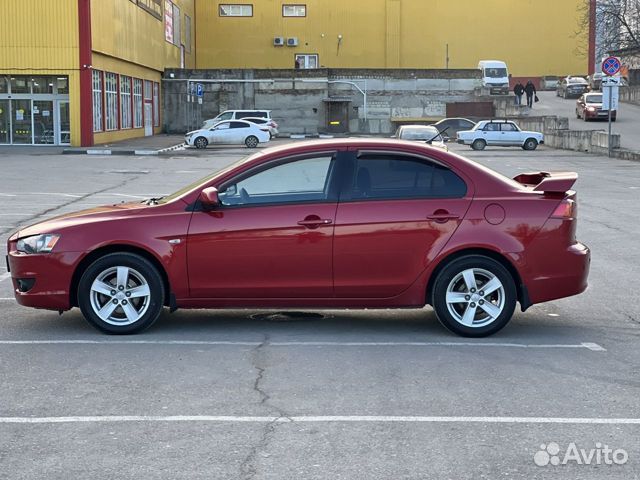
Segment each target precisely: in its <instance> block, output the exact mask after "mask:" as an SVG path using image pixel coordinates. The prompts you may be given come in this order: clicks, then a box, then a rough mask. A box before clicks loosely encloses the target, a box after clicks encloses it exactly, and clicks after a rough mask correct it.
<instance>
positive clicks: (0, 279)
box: [0, 272, 11, 282]
mask: <svg viewBox="0 0 640 480" xmlns="http://www.w3.org/2000/svg"><path fill="white" fill-rule="evenodd" d="M9 278H11V274H10V273H9V272H7V273H3V274H2V275H0V282H2V281H4V280H7V279H9Z"/></svg>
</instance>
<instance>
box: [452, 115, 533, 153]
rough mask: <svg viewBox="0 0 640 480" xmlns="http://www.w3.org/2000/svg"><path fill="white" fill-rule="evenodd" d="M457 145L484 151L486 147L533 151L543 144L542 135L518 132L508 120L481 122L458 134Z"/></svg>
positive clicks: (515, 126)
mask: <svg viewBox="0 0 640 480" xmlns="http://www.w3.org/2000/svg"><path fill="white" fill-rule="evenodd" d="M458 143H461V144H463V145H469V146H471V148H473V149H474V150H484V147H486V146H487V145H489V146H494V145H495V146H498V147H522V148H523V149H524V150H535V149H536V148H537V147H538V145H540V144H543V143H544V135H543V134H542V133H540V132H528V131H526V130H520V127H518V125H516V124H515V123H514V122H510V121H508V120H482V121H481V122H478V123H477V124H476V126H475V127H473V128H472V129H471V130H463V131H461V132H458Z"/></svg>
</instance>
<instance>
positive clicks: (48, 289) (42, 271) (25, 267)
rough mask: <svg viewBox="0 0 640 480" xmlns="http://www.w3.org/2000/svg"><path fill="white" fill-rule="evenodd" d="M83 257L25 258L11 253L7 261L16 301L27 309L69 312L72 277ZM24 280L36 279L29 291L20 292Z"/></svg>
mask: <svg viewBox="0 0 640 480" xmlns="http://www.w3.org/2000/svg"><path fill="white" fill-rule="evenodd" d="M81 256H82V253H81V252H65V253H47V254H38V255H26V254H23V253H19V252H16V251H10V252H9V255H8V256H7V260H8V264H9V268H10V272H11V281H12V282H13V292H14V295H15V297H16V301H17V302H18V303H19V304H20V305H24V306H25V307H33V308H43V309H47V310H69V309H70V308H71V302H70V295H69V293H70V292H69V289H70V285H71V278H72V275H73V271H74V269H75V265H77V262H78V261H79V260H80V258H81ZM23 279H29V280H33V286H32V287H31V288H30V289H29V290H28V291H21V288H20V285H19V282H18V281H19V280H23ZM29 283H31V282H29Z"/></svg>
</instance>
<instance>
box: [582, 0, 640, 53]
mask: <svg viewBox="0 0 640 480" xmlns="http://www.w3.org/2000/svg"><path fill="white" fill-rule="evenodd" d="M591 3H592V2H591V0H582V3H581V4H580V7H579V8H580V12H579V13H580V15H579V24H578V32H577V34H581V35H583V34H584V33H585V32H588V31H589V29H590V27H591V28H595V34H596V42H597V46H596V48H597V52H596V56H597V57H600V56H602V55H606V54H607V53H608V52H610V51H613V50H623V49H630V50H635V49H640V0H596V2H595V12H593V11H592V8H591ZM592 17H593V18H592ZM591 22H593V25H592V23H591Z"/></svg>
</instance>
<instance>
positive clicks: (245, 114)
mask: <svg viewBox="0 0 640 480" xmlns="http://www.w3.org/2000/svg"><path fill="white" fill-rule="evenodd" d="M246 117H258V118H267V112H236V118H246Z"/></svg>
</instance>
